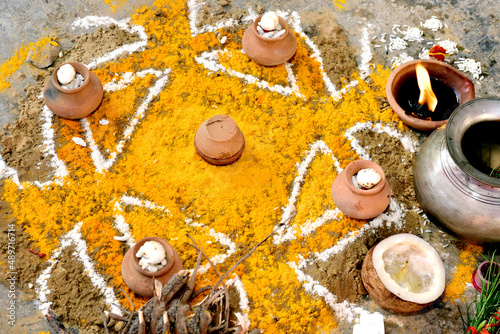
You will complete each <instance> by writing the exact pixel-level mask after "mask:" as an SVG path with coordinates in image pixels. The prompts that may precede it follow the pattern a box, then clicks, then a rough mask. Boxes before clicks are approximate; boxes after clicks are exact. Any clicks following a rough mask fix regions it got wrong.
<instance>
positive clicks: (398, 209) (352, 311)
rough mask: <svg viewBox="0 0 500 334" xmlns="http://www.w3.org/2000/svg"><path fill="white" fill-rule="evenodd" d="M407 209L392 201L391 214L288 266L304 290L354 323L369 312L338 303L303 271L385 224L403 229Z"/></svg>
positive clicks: (352, 305) (378, 218)
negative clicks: (358, 316)
mask: <svg viewBox="0 0 500 334" xmlns="http://www.w3.org/2000/svg"><path fill="white" fill-rule="evenodd" d="M406 212H407V210H406V208H405V207H404V205H402V204H399V205H398V203H397V202H396V201H395V200H394V199H391V202H390V204H389V212H388V213H384V214H381V215H379V216H378V217H376V218H374V219H373V220H372V221H371V222H369V223H367V224H365V225H364V226H363V227H362V228H361V229H359V230H357V231H351V232H349V233H348V234H347V235H346V236H345V237H344V238H343V239H341V240H340V241H339V242H337V243H336V244H335V245H334V246H332V247H330V248H328V249H326V250H324V251H322V252H319V253H315V254H313V255H312V256H311V257H310V258H308V259H304V258H302V257H301V260H300V261H299V263H298V264H296V263H293V262H289V263H288V265H289V266H290V267H292V268H293V269H294V270H295V274H296V275H297V279H298V280H299V281H300V282H303V287H304V289H305V290H306V291H307V292H308V293H310V294H312V295H318V296H320V297H322V298H324V300H325V302H326V304H327V305H328V306H330V307H331V308H332V309H333V311H334V312H335V314H336V316H338V317H339V318H341V319H343V320H347V321H349V322H353V321H354V317H355V315H361V314H363V313H369V311H367V310H364V309H363V308H361V307H357V306H356V305H355V304H352V303H348V302H347V301H344V302H342V303H337V296H335V295H334V294H332V293H331V292H330V291H328V289H327V288H326V287H324V286H322V285H321V284H320V283H319V282H317V281H315V280H314V279H313V278H312V277H311V276H309V275H306V274H305V273H304V272H303V271H302V269H304V268H306V267H307V266H309V265H312V264H313V263H314V262H315V261H318V260H319V261H327V260H328V259H329V258H331V257H332V256H334V255H336V254H338V253H339V252H341V251H342V250H344V249H345V248H346V247H347V246H348V245H350V244H352V243H353V242H354V241H356V240H357V239H358V238H359V237H361V236H362V235H364V234H366V233H375V231H376V230H377V229H378V228H380V227H382V226H383V225H384V223H385V224H386V225H387V226H388V227H389V226H391V225H393V224H395V225H396V227H397V228H401V227H402V226H403V223H404V221H403V218H404V216H405V215H406Z"/></svg>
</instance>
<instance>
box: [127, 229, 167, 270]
mask: <svg viewBox="0 0 500 334" xmlns="http://www.w3.org/2000/svg"><path fill="white" fill-rule="evenodd" d="M147 241H157V242H159V243H160V244H161V245H162V247H163V248H164V249H165V257H166V259H167V264H166V265H165V267H163V268H161V269H160V270H158V271H156V272H151V271H149V270H145V269H142V267H141V266H140V265H139V259H138V258H137V256H135V254H137V252H138V251H139V248H141V246H142V245H144V244H145V243H146V242H147ZM132 247H133V254H132V259H133V260H132V266H133V267H134V269H135V270H137V271H138V272H139V273H141V274H142V275H144V276H148V277H153V276H156V277H159V276H163V275H164V274H165V273H167V272H168V271H169V270H170V268H172V266H173V265H174V253H173V249H172V246H170V245H169V244H168V243H167V242H166V241H165V240H163V239H161V238H158V237H147V238H144V239H141V240H140V241H139V242H138V243H136V244H135V245H134V246H132Z"/></svg>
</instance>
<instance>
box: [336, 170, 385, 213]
mask: <svg viewBox="0 0 500 334" xmlns="http://www.w3.org/2000/svg"><path fill="white" fill-rule="evenodd" d="M364 168H373V169H375V170H376V171H377V173H378V174H379V175H380V176H381V180H380V181H379V183H377V184H376V185H375V186H374V187H373V188H371V189H366V190H363V189H358V188H356V187H355V186H354V184H353V183H352V177H353V176H354V175H355V174H356V173H357V172H358V171H360V170H361V169H364ZM332 198H333V201H334V202H335V205H336V206H337V207H338V208H339V210H340V211H342V212H343V213H344V214H345V215H346V216H349V217H351V218H356V219H370V218H373V217H376V216H378V215H379V214H381V213H382V212H384V211H385V209H386V208H387V206H388V205H389V202H390V200H391V189H390V186H389V182H387V179H386V178H385V173H384V171H383V169H382V168H381V167H380V166H379V165H378V164H376V163H375V162H373V161H369V160H356V161H353V162H351V163H350V164H349V165H347V167H346V168H345V169H344V170H343V171H342V172H340V174H339V175H338V176H337V178H336V179H335V181H333V185H332Z"/></svg>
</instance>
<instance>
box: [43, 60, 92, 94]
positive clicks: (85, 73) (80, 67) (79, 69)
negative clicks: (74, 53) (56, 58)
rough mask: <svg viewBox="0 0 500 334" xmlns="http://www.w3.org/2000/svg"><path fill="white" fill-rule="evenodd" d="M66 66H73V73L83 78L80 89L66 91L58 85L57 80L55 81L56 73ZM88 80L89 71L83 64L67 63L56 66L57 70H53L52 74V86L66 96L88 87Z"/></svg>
mask: <svg viewBox="0 0 500 334" xmlns="http://www.w3.org/2000/svg"><path fill="white" fill-rule="evenodd" d="M66 64H70V65H71V66H73V68H74V69H75V72H76V73H78V74H81V75H82V76H83V84H82V85H81V86H80V87H78V88H74V89H67V88H64V87H62V86H61V85H60V84H59V80H58V79H57V72H58V71H59V69H60V68H61V66H63V65H66ZM89 78H90V70H89V69H88V67H87V66H86V65H85V64H82V63H77V62H67V63H62V64H61V65H59V66H57V68H56V69H55V70H54V72H53V73H52V84H53V85H54V87H55V88H56V89H57V90H58V91H61V92H64V93H66V94H74V93H78V92H80V91H82V90H83V89H84V88H85V87H87V86H88V85H89V82H90V80H89Z"/></svg>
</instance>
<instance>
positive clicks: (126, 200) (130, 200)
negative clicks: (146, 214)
mask: <svg viewBox="0 0 500 334" xmlns="http://www.w3.org/2000/svg"><path fill="white" fill-rule="evenodd" d="M120 202H122V203H123V204H126V205H135V206H141V207H145V208H147V209H150V210H162V211H164V212H165V213H167V214H168V215H169V214H170V210H169V209H167V208H166V207H164V206H163V205H158V204H155V203H153V202H151V201H147V200H141V199H139V198H137V197H132V196H127V195H123V196H122V197H121V198H120Z"/></svg>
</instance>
